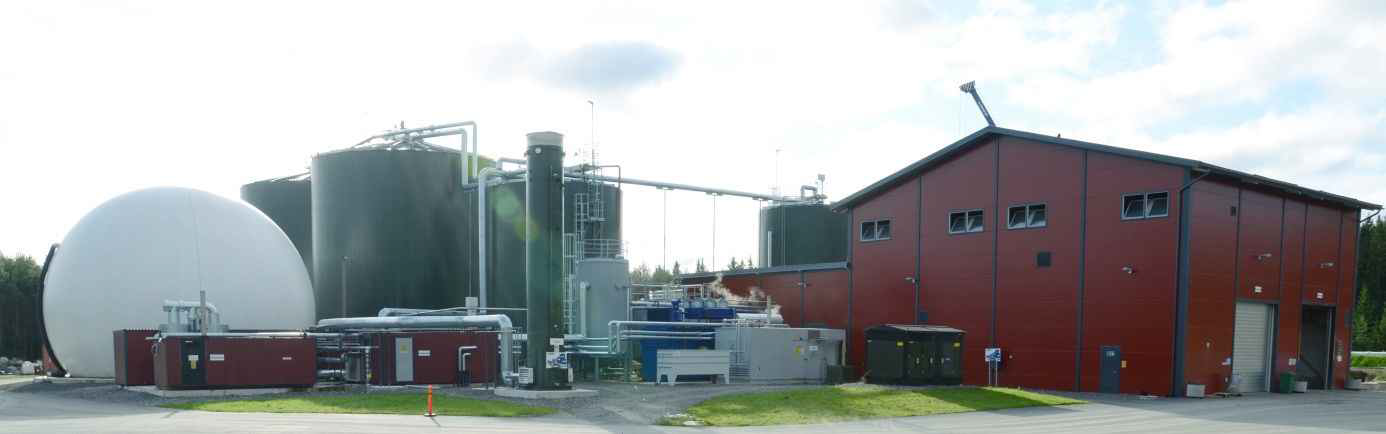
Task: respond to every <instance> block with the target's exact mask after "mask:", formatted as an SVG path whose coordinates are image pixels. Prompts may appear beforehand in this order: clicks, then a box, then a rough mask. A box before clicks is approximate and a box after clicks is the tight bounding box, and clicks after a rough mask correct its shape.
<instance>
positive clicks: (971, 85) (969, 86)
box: [958, 81, 996, 127]
mask: <svg viewBox="0 0 1386 434" xmlns="http://www.w3.org/2000/svg"><path fill="white" fill-rule="evenodd" d="M976 83H977V82H975V81H969V82H967V83H963V85H962V86H959V87H958V89H959V90H962V91H963V92H967V93H968V94H971V95H972V100H973V101H976V102H977V109H978V110H981V111H982V117H984V118H987V126H990V127H994V126H996V122H995V121H992V120H991V112H988V111H987V105H986V104H982V96H981V95H978V94H977V84H976Z"/></svg>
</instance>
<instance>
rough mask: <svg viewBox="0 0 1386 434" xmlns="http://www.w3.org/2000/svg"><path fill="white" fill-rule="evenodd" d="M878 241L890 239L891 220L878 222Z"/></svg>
mask: <svg viewBox="0 0 1386 434" xmlns="http://www.w3.org/2000/svg"><path fill="white" fill-rule="evenodd" d="M876 239H878V240H888V239H890V220H879V221H877V222H876Z"/></svg>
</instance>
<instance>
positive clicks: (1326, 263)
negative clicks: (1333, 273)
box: [1319, 262, 1333, 268]
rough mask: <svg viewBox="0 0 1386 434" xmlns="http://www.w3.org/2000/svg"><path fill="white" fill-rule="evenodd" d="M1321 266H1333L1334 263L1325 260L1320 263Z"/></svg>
mask: <svg viewBox="0 0 1386 434" xmlns="http://www.w3.org/2000/svg"><path fill="white" fill-rule="evenodd" d="M1319 268H1333V263H1332V262H1324V263H1321V264H1319Z"/></svg>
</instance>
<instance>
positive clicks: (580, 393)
mask: <svg viewBox="0 0 1386 434" xmlns="http://www.w3.org/2000/svg"><path fill="white" fill-rule="evenodd" d="M496 396H502V397H506V398H520V399H565V398H590V397H593V396H597V391H595V390H591V389H568V390H528V389H511V388H508V387H499V388H496Z"/></svg>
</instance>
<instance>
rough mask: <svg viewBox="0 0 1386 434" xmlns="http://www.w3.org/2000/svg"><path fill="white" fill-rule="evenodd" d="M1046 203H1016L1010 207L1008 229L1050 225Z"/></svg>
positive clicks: (1007, 221)
mask: <svg viewBox="0 0 1386 434" xmlns="http://www.w3.org/2000/svg"><path fill="white" fill-rule="evenodd" d="M1044 208H1045V207H1044V204H1042V203H1037V204H1030V205H1016V206H1012V207H1011V209H1010V212H1009V213H1008V214H1009V218H1008V219H1007V220H1006V228H1007V229H1025V228H1042V227H1045V226H1048V225H1049V215H1048V213H1046V212H1045V209H1044Z"/></svg>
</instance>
